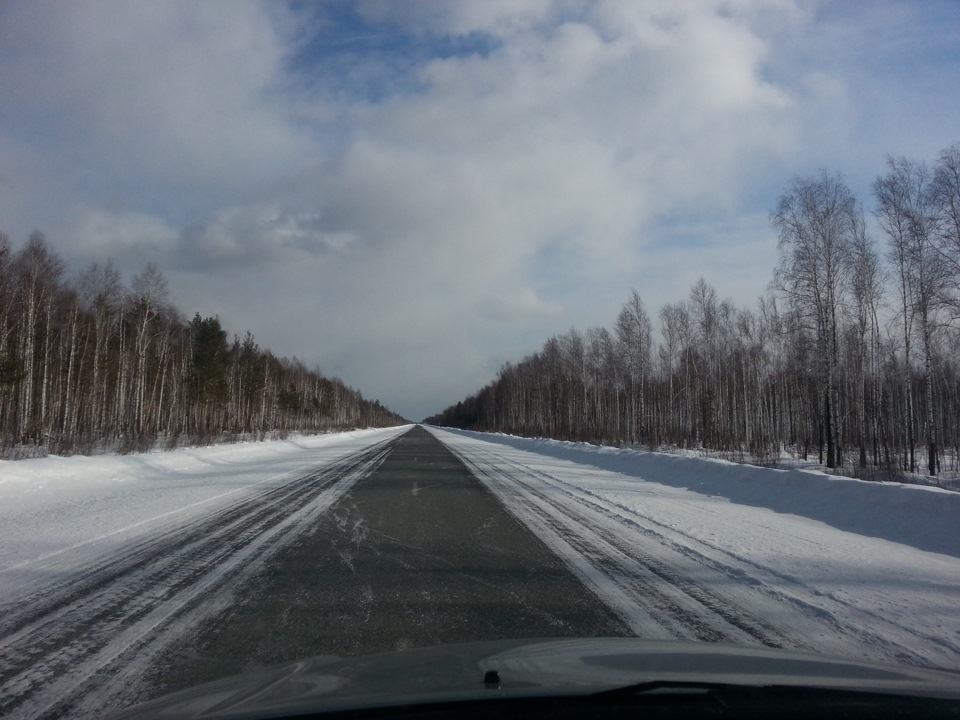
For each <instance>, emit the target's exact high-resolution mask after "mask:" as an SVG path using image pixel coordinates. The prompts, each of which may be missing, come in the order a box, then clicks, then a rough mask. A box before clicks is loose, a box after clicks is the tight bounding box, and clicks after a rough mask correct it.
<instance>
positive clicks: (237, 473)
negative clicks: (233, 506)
mask: <svg viewBox="0 0 960 720" xmlns="http://www.w3.org/2000/svg"><path fill="white" fill-rule="evenodd" d="M408 429H409V426H404V427H400V428H388V429H386V430H358V431H355V432H348V433H334V434H329V435H308V436H300V437H295V438H293V439H290V440H283V441H270V442H244V443H236V444H225V445H215V446H209V447H197V448H181V449H178V450H173V451H170V452H164V451H155V452H150V453H145V454H139V455H98V456H93V457H84V456H72V457H55V456H51V457H46V458H37V459H31V460H17V461H12V460H0V606H2V603H3V600H4V598H7V597H10V596H11V595H14V594H17V593H18V592H20V591H21V590H22V586H23V584H24V583H28V582H31V581H32V580H33V579H35V578H36V576H37V575H39V574H41V571H42V573H57V572H70V571H72V570H75V569H76V568H78V567H82V566H84V565H86V564H88V563H89V562H90V561H93V560H96V559H98V558H100V557H102V556H110V555H112V554H115V553H117V552H122V550H123V547H124V545H126V544H130V543H132V542H135V541H136V540H137V539H138V538H140V537H146V536H150V535H156V534H157V533H158V532H159V531H161V530H162V529H165V528H167V527H169V526H185V525H187V524H189V523H190V522H191V521H192V520H194V519H196V518H198V517H203V516H206V515H210V514H212V513H214V512H215V511H216V510H218V509H219V508H222V507H224V506H225V505H227V504H229V503H232V502H235V501H237V500H239V499H241V498H243V497H244V496H246V495H249V494H251V493H254V492H261V491H263V490H264V489H266V488H268V487H271V486H279V485H282V484H284V482H286V481H288V480H289V479H290V476H291V475H293V474H297V473H300V472H302V471H303V469H304V468H305V467H311V466H320V465H325V464H328V463H331V462H334V461H336V460H338V459H340V458H344V457H347V456H350V455H352V454H354V453H356V452H358V451H359V450H362V449H364V448H366V447H368V446H370V445H372V444H374V443H376V442H380V441H382V440H385V439H387V438H389V437H394V436H396V435H399V434H401V433H403V432H405V431H406V430H408ZM31 584H32V583H31Z"/></svg>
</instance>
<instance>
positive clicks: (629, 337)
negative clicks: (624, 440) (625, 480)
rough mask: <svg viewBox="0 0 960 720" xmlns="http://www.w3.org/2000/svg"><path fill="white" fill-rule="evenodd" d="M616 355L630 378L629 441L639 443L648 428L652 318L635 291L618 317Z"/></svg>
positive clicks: (628, 400)
mask: <svg viewBox="0 0 960 720" xmlns="http://www.w3.org/2000/svg"><path fill="white" fill-rule="evenodd" d="M616 333H617V353H618V355H619V356H620V358H621V360H622V364H623V366H624V368H625V369H626V377H627V393H628V398H627V409H628V412H629V416H628V418H627V437H628V440H629V441H630V442H631V443H637V442H640V441H641V440H642V438H643V435H644V434H645V432H646V430H647V428H646V423H647V417H646V414H647V407H646V382H647V372H648V368H649V366H650V345H651V343H650V333H651V327H650V318H649V316H648V315H647V311H646V309H645V308H644V307H643V301H642V300H641V299H640V295H639V293H637V291H636V290H633V291H631V293H630V297H629V298H628V299H627V301H626V302H625V303H624V304H623V307H622V308H621V310H620V314H619V315H618V316H617V325H616Z"/></svg>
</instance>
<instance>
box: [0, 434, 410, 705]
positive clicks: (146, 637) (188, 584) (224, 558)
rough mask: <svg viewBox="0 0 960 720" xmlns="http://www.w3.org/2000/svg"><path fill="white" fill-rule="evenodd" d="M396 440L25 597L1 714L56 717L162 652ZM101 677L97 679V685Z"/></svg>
mask: <svg viewBox="0 0 960 720" xmlns="http://www.w3.org/2000/svg"><path fill="white" fill-rule="evenodd" d="M395 442H396V439H390V440H385V441H383V442H380V443H377V444H376V445H373V446H372V447H370V448H367V449H366V450H364V451H362V452H360V453H357V454H355V455H352V456H350V457H347V458H344V459H341V460H339V461H337V462H334V463H331V464H330V465H325V466H323V467H321V468H318V469H316V470H314V471H312V472H309V473H306V474H304V475H302V476H300V477H298V478H295V479H294V480H292V481H290V482H287V483H284V484H283V485H281V486H279V487H272V488H270V489H268V490H265V491H263V492H261V493H257V494H255V495H252V496H246V497H244V498H243V499H241V500H238V501H236V502H234V503H232V504H231V505H229V506H227V507H225V508H223V509H221V510H219V511H217V512H215V513H213V514H211V515H210V516H208V517H206V518H204V519H203V520H202V521H200V522H194V523H192V524H190V525H188V526H186V527H178V528H173V529H171V530H168V531H165V532H163V533H162V534H160V535H156V536H154V537H152V538H150V539H148V540H145V541H143V542H140V543H138V544H136V545H134V546H133V547H132V548H131V549H130V550H129V551H128V552H127V553H126V554H125V555H124V557H123V558H119V559H116V560H113V561H111V560H107V561H102V562H99V563H97V564H96V565H92V566H90V567H88V568H85V569H84V570H83V571H81V572H80V573H78V574H77V575H76V576H72V577H70V578H66V579H65V580H64V585H67V586H66V587H62V588H54V589H52V590H47V591H45V592H42V593H39V592H38V593H35V594H34V595H32V596H30V597H28V598H26V599H20V600H19V601H18V604H17V606H16V607H15V608H12V609H11V608H5V609H4V610H3V620H2V623H0V715H3V716H7V715H9V714H13V713H17V714H20V715H25V716H30V717H42V716H49V717H57V716H60V715H62V714H63V713H65V712H66V711H67V709H68V708H69V706H70V705H71V704H72V703H73V702H75V701H76V700H77V699H79V698H82V696H83V695H84V694H85V693H89V692H92V691H95V690H97V689H98V686H99V685H101V684H102V683H103V682H106V681H108V680H109V676H110V675H111V671H112V670H117V671H119V670H121V669H122V667H121V666H122V665H123V659H124V657H125V656H129V655H131V654H132V653H131V651H133V650H137V655H143V652H142V651H143V649H144V648H145V647H146V646H148V645H153V646H157V645H162V644H165V643H166V642H167V641H168V640H169V639H168V638H165V634H167V635H169V634H170V633H168V632H166V633H165V631H166V630H167V629H168V626H169V625H170V624H171V623H172V622H173V621H174V620H176V619H178V618H181V617H182V616H183V615H184V614H185V613H187V612H189V611H190V610H191V608H193V607H195V606H197V605H199V604H200V603H201V601H202V602H203V606H204V608H208V607H209V608H215V607H219V605H222V604H224V602H223V598H219V599H217V597H216V596H217V595H223V594H224V593H226V594H227V595H229V589H228V588H227V587H226V586H228V585H229V584H231V581H236V580H237V578H238V577H239V576H241V575H244V574H251V571H252V569H253V568H254V567H255V566H256V564H257V563H258V562H262V560H263V559H264V557H265V556H266V555H268V554H269V553H271V552H273V551H275V550H276V549H278V548H279V547H281V546H282V545H284V544H286V543H287V542H289V541H290V540H291V539H292V538H293V537H294V536H295V535H296V534H298V533H299V532H300V531H302V529H303V526H304V524H305V523H306V522H308V521H309V520H310V519H311V518H312V517H313V516H314V515H316V514H319V513H320V512H322V511H324V510H325V509H326V508H327V507H329V506H330V505H331V504H332V503H333V502H334V501H335V500H336V499H337V498H339V497H340V496H342V495H343V494H344V493H345V492H346V491H347V490H348V489H349V488H350V486H352V485H353V484H354V483H355V482H356V481H357V480H359V479H360V478H362V477H365V476H366V475H368V474H369V473H370V472H372V471H373V470H374V469H375V468H376V467H377V466H378V465H379V464H380V463H381V462H382V461H383V459H384V458H385V457H386V456H387V454H389V452H390V450H391V449H392V447H393V444H394V443H395ZM94 676H97V681H96V682H95V681H93V679H94Z"/></svg>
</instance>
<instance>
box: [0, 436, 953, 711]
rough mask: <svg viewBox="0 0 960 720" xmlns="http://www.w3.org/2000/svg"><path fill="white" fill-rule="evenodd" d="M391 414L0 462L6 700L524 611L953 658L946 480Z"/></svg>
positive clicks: (532, 628) (597, 629)
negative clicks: (294, 433) (898, 481)
mask: <svg viewBox="0 0 960 720" xmlns="http://www.w3.org/2000/svg"><path fill="white" fill-rule="evenodd" d="M408 430H410V428H409V426H407V427H402V428H393V429H389V430H380V431H363V432H356V433H345V434H341V435H332V436H323V437H316V438H296V439H293V440H288V441H277V442H265V443H245V444H240V445H234V446H229V445H225V446H219V447H213V448H196V449H184V450H178V451H175V452H169V453H161V452H158V453H148V454H145V455H137V456H126V457H110V456H102V457H96V458H47V459H43V460H32V461H22V462H17V463H11V462H0V716H3V717H22V718H40V717H63V716H71V717H73V716H77V717H94V716H98V715H100V714H102V710H103V709H104V708H120V707H123V706H125V705H127V704H129V703H130V702H134V701H137V700H142V699H146V697H148V696H149V693H150V692H152V689H151V688H153V686H152V685H150V683H149V682H145V680H144V679H145V678H147V677H150V678H154V679H156V678H157V677H158V675H157V673H158V672H169V671H171V670H172V669H176V671H177V672H179V673H180V675H179V676H178V677H177V678H172V677H166V678H165V679H163V680H162V681H160V682H159V684H158V685H157V686H156V687H157V688H162V687H163V686H164V685H165V686H166V687H167V688H173V687H175V686H176V683H177V682H182V683H183V684H184V685H190V684H193V682H197V681H198V680H196V678H197V677H200V676H202V674H203V672H208V671H209V672H214V671H218V670H219V669H229V668H235V670H234V671H235V672H236V671H240V670H242V669H243V668H244V667H249V666H250V665H251V664H256V663H257V662H261V661H262V662H266V661H268V660H270V659H271V658H274V659H275V661H276V662H281V661H284V660H285V659H287V655H289V654H292V655H295V656H296V657H301V656H305V655H311V654H327V653H335V654H342V655H351V654H364V653H367V652H375V651H380V650H383V649H393V648H401V647H416V646H419V645H423V644H441V643H445V642H464V641H468V640H486V639H498V638H504V637H521V636H526V637H545V636H560V635H565V636H570V635H598V634H605V635H611V634H629V633H633V634H635V635H637V636H640V637H643V638H647V639H673V638H677V639H688V640H701V641H709V642H732V643H738V644H748V645H749V644H753V645H766V646H772V647H785V648H798V649H809V650H813V651H819V652H823V653H828V654H832V655H839V656H846V657H855V658H868V659H875V660H888V661H889V660H892V661H895V662H905V663H908V664H915V665H929V666H936V667H942V668H948V669H960V622H958V620H957V613H956V605H957V599H958V598H960V543H958V542H957V537H958V535H957V533H958V527H960V494H957V493H948V492H944V491H938V490H935V489H930V488H916V487H909V486H895V485H878V484H872V483H860V482H857V481H850V480H843V479H836V478H828V477H826V476H822V475H817V474H811V473H804V472H795V471H791V472H783V471H777V470H770V469H764V468H751V467H744V466H734V465H731V464H729V463H728V464H724V463H718V462H714V461H707V460H701V459H696V458H683V457H676V456H667V455H658V454H655V453H634V452H631V451H618V450H614V449H609V448H594V447H592V446H580V445H576V444H571V443H554V442H553V441H535V440H523V439H519V438H505V437H498V436H490V435H479V434H471V433H459V432H451V431H445V430H438V429H435V428H430V429H429V433H430V434H432V435H433V436H434V437H436V438H438V439H439V440H441V442H442V443H443V445H444V446H446V448H447V449H449V450H450V451H452V452H453V453H454V455H455V456H456V457H454V455H451V454H450V452H448V450H447V449H445V448H444V447H442V446H440V445H438V444H437V443H436V442H435V441H434V440H433V439H431V438H430V436H429V435H428V434H427V432H425V431H423V430H419V429H416V430H414V431H411V432H409V433H408ZM458 458H459V461H462V463H463V465H461V463H460V462H459V461H458ZM464 466H466V469H465V468H464ZM467 469H469V470H470V471H472V472H473V474H474V475H475V476H476V478H474V477H472V476H471V475H470V473H468V472H467ZM478 479H479V482H478ZM485 488H486V489H485ZM487 490H489V491H490V492H487ZM504 508H506V510H507V512H504ZM508 513H509V514H508ZM516 520H519V521H520V522H519V523H518V522H517V521H516ZM527 528H528V529H529V530H528V529H527ZM853 530H856V531H855V532H854V531H853ZM538 538H539V539H538ZM550 551H553V552H550ZM571 571H572V573H571ZM240 600H242V602H240ZM281 618H282V621H281ZM238 638H239V639H238ZM171 658H174V659H175V660H176V662H177V663H181V664H180V665H177V666H176V668H174V666H173V665H172V663H171V661H170V659H171ZM276 658H279V659H276ZM158 668H159V669H160V670H159V671H158ZM214 676H219V675H216V674H214ZM148 686H149V687H148Z"/></svg>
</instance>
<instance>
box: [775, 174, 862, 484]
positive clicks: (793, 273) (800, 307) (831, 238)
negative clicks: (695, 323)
mask: <svg viewBox="0 0 960 720" xmlns="http://www.w3.org/2000/svg"><path fill="white" fill-rule="evenodd" d="M856 217H857V204H856V201H855V199H854V197H853V195H852V193H851V192H850V189H849V188H848V187H847V186H846V184H845V183H844V182H843V180H842V179H841V178H840V176H839V175H831V174H828V173H827V172H826V171H825V170H821V171H820V172H819V173H818V174H817V175H815V176H812V177H808V178H796V179H795V180H794V181H793V185H792V187H791V189H790V191H789V192H788V193H787V194H785V195H783V196H782V197H781V198H780V202H779V204H778V205H777V209H776V210H775V211H774V213H773V214H772V216H771V221H772V223H773V226H774V227H775V228H776V230H777V232H778V234H779V237H780V251H781V260H780V266H779V268H778V269H777V272H776V277H775V283H776V287H777V288H778V289H779V290H780V291H781V292H782V293H783V294H784V295H785V297H786V298H787V301H788V302H789V303H790V304H791V305H792V306H793V308H794V309H795V311H796V312H797V315H798V317H799V318H801V320H802V322H804V323H805V324H807V325H808V327H810V328H811V329H812V330H813V332H814V334H815V337H816V342H817V348H818V355H819V360H820V362H819V363H818V365H819V379H820V383H821V388H822V396H823V406H822V418H823V427H824V431H825V435H826V443H827V467H830V468H834V467H837V465H838V464H839V463H840V461H841V453H840V447H841V445H842V443H841V439H840V438H839V437H838V432H839V423H838V421H837V418H838V414H839V408H838V403H839V394H838V387H837V381H838V378H837V371H838V365H839V325H840V313H841V310H842V301H843V293H844V288H845V286H846V283H845V273H846V271H847V268H848V267H849V265H848V263H847V258H848V257H849V255H850V247H851V244H852V242H853V238H854V237H855V227H856Z"/></svg>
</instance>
